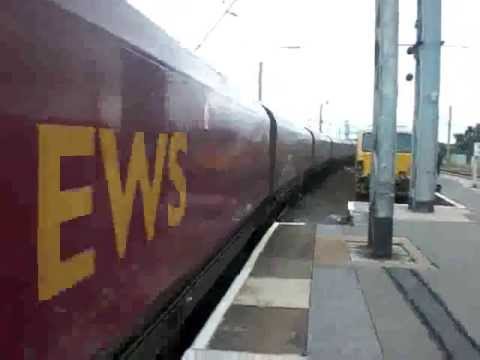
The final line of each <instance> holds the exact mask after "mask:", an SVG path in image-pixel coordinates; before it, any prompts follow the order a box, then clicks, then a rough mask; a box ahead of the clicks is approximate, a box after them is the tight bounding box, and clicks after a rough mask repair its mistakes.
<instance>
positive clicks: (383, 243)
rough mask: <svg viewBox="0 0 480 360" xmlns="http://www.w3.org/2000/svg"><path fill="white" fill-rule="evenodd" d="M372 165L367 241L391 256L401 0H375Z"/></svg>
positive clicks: (375, 250)
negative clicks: (399, 11) (399, 5)
mask: <svg viewBox="0 0 480 360" xmlns="http://www.w3.org/2000/svg"><path fill="white" fill-rule="evenodd" d="M375 30H376V31H375V89H374V115H373V139H374V151H373V154H372V155H373V167H372V177H371V182H370V193H371V194H370V217H369V226H368V228H369V230H368V235H369V239H368V243H369V246H370V247H371V250H372V255H373V256H374V257H384V258H385V257H386V258H388V257H391V256H392V237H393V205H394V200H395V179H394V163H395V161H394V160H395V148H396V137H397V136H396V113H397V92H398V90H397V69H398V0H376V29H375Z"/></svg>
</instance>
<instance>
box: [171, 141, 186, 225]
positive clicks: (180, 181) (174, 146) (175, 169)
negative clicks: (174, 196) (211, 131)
mask: <svg viewBox="0 0 480 360" xmlns="http://www.w3.org/2000/svg"><path fill="white" fill-rule="evenodd" d="M179 151H182V152H184V153H186V152H187V135H186V134H185V133H180V132H176V133H174V134H173V135H172V138H171V140H170V147H169V156H168V175H169V177H170V180H171V181H172V183H173V185H174V186H175V189H176V190H177V192H178V197H179V204H178V207H174V206H172V205H170V204H168V225H169V226H178V225H179V224H180V222H181V221H182V218H183V216H184V215H185V210H186V209H187V181H186V179H185V174H184V173H183V170H182V168H181V167H180V165H179V164H178V157H177V156H178V152H179Z"/></svg>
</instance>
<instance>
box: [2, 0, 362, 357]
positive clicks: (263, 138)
mask: <svg viewBox="0 0 480 360" xmlns="http://www.w3.org/2000/svg"><path fill="white" fill-rule="evenodd" d="M0 49H1V54H2V55H1V56H0V138H1V141H0V165H1V169H2V171H1V172H0V184H1V190H0V194H1V195H0V214H1V215H2V219H3V220H2V227H1V229H2V232H1V234H2V235H1V236H2V239H1V243H2V251H1V252H0V279H1V280H0V286H1V289H2V301H1V303H0V358H2V359H9V360H16V359H25V360H33V359H36V360H44V359H53V360H60V359H61V360H65V359H69V360H80V359H91V358H95V359H127V358H128V359H143V358H150V357H152V356H153V355H154V354H155V353H156V352H159V351H160V348H161V347H162V346H166V345H167V343H168V339H170V337H171V336H173V334H174V333H175V331H177V330H178V329H179V328H180V327H181V325H182V323H183V322H184V320H185V319H186V318H187V317H188V315H189V314H190V313H191V312H192V311H193V309H194V308H195V306H196V304H197V303H198V301H199V300H200V299H202V297H203V296H204V294H205V293H206V292H207V291H208V290H209V289H210V288H211V286H212V285H213V284H214V282H215V280H216V279H217V278H218V276H220V274H221V273H222V271H224V269H225V267H226V266H227V264H228V263H229V261H231V260H232V259H233V258H234V257H235V255H236V254H237V253H238V252H239V251H240V249H241V248H242V245H243V244H245V241H246V239H248V237H249V236H251V234H252V233H253V232H254V231H255V229H256V228H257V227H258V226H259V224H260V223H261V222H262V221H264V219H266V218H268V216H269V214H271V213H272V211H273V210H274V209H277V208H278V207H279V206H281V204H282V203H284V202H285V201H286V199H287V198H288V197H289V196H291V194H292V193H295V192H296V191H298V189H299V187H300V186H302V183H303V182H304V180H305V177H306V176H308V174H309V172H312V171H314V170H315V169H319V168H322V167H324V166H326V164H328V163H329V162H332V161H340V160H342V159H346V158H348V157H352V156H353V155H354V153H355V147H354V145H353V144H351V143H350V142H347V141H340V140H332V139H330V138H328V137H327V136H324V135H322V134H320V133H319V132H318V131H317V130H315V129H308V128H305V127H304V126H302V125H298V123H299V122H298V121H288V120H286V119H283V118H281V117H279V116H278V115H277V114H276V113H275V112H274V111H272V110H271V109H269V108H268V107H267V106H265V105H264V104H261V103H258V102H256V101H253V100H249V99H245V98H244V97H243V96H240V95H239V94H238V93H236V92H235V91H234V90H232V87H231V86H230V85H229V84H228V81H227V80H226V79H225V78H224V77H223V76H222V75H221V74H219V73H218V72H216V71H215V70H214V69H213V68H211V67H209V66H208V65H206V64H205V63H204V62H203V61H202V60H200V59H198V58H197V57H195V56H194V55H193V54H192V53H191V52H189V51H188V50H185V49H183V48H181V47H180V46H179V45H178V43H177V42H176V41H175V40H173V39H172V38H170V37H169V36H168V35H167V34H166V33H165V32H164V31H163V30H162V29H161V28H160V27H159V26H158V25H156V24H154V23H153V22H152V21H150V20H148V19H147V18H146V17H145V16H144V15H142V14H141V13H140V12H138V11H137V10H135V9H134V8H133V7H132V6H131V5H129V4H128V3H127V2H126V1H124V0H102V1H93V0H36V1H18V0H3V1H1V2H0ZM292 71H293V70H292Z"/></svg>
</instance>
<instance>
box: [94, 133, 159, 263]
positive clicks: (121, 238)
mask: <svg viewBox="0 0 480 360" xmlns="http://www.w3.org/2000/svg"><path fill="white" fill-rule="evenodd" d="M99 135H100V145H101V149H102V157H103V166H104V169H105V176H106V180H107V186H108V193H109V196H110V204H111V207H112V217H113V228H114V230H115V243H116V247H117V253H118V255H119V257H120V258H123V257H124V256H125V251H126V248H127V239H128V232H129V228H130V220H131V218H132V207H133V200H134V198H135V193H136V190H137V183H140V190H141V192H142V197H143V214H144V223H145V233H146V235H147V239H148V240H151V239H153V236H154V235H155V220H156V216H157V207H158V201H159V199H160V192H161V187H162V178H163V165H164V162H165V155H166V151H167V142H168V135H167V134H160V135H158V139H157V147H156V151H155V170H154V175H153V181H152V182H150V179H149V175H148V174H149V171H148V161H147V156H146V152H145V141H144V134H143V133H141V132H137V133H135V136H134V138H133V143H132V150H131V153H130V160H129V162H128V171H127V175H126V180H125V182H124V186H123V187H122V180H121V178H120V164H119V161H118V151H117V141H116V138H115V133H114V132H113V130H112V129H100V131H99Z"/></svg>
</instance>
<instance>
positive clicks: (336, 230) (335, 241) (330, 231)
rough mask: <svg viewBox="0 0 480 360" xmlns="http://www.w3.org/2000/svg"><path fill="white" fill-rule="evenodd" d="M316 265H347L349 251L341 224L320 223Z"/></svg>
mask: <svg viewBox="0 0 480 360" xmlns="http://www.w3.org/2000/svg"><path fill="white" fill-rule="evenodd" d="M314 263H315V265H323V266H328V265H332V266H345V265H347V264H349V263H350V256H349V251H348V248H347V244H346V242H345V241H344V235H343V234H342V231H341V227H340V226H328V225H319V226H318V227H317V233H316V238H315V256H314Z"/></svg>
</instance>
